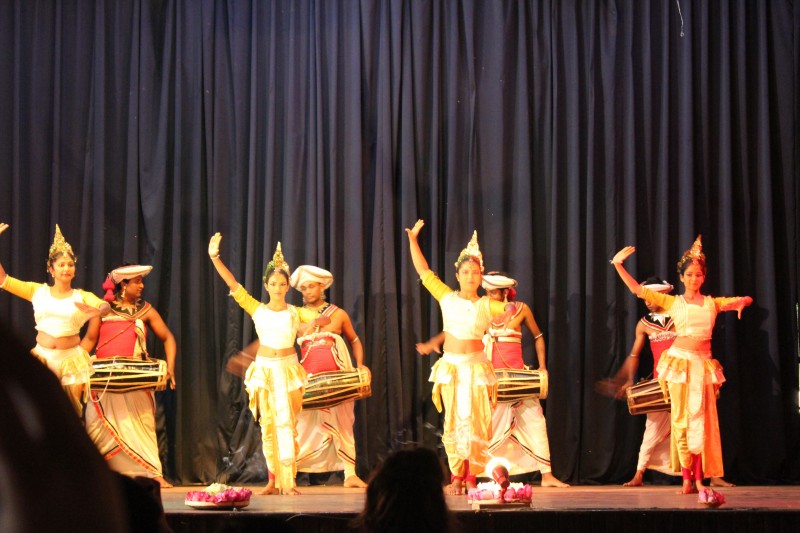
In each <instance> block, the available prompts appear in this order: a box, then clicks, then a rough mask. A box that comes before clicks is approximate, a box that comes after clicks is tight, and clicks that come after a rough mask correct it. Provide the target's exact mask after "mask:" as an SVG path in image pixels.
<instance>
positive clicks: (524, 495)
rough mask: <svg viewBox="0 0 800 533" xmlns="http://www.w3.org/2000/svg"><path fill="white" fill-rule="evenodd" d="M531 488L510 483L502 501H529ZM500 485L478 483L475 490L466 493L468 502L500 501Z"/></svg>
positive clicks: (492, 482) (526, 485)
mask: <svg viewBox="0 0 800 533" xmlns="http://www.w3.org/2000/svg"><path fill="white" fill-rule="evenodd" d="M531 491H532V490H531V486H530V485H528V484H527V483H526V484H524V485H523V484H522V483H512V484H511V485H509V487H508V489H506V493H505V494H504V495H503V500H504V501H507V502H513V501H530V500H531ZM500 493H501V490H500V485H498V484H497V483H495V482H494V481H490V482H488V483H478V486H477V488H472V489H469V490H468V491H467V500H468V501H491V500H495V501H497V500H500Z"/></svg>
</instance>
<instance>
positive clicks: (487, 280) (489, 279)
mask: <svg viewBox="0 0 800 533" xmlns="http://www.w3.org/2000/svg"><path fill="white" fill-rule="evenodd" d="M516 286H517V280H515V279H514V278H509V277H508V276H503V275H502V274H486V275H484V276H483V281H482V282H481V287H483V288H484V289H486V290H487V291H492V290H496V289H510V288H512V287H516Z"/></svg>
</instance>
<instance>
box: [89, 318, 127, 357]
mask: <svg viewBox="0 0 800 533" xmlns="http://www.w3.org/2000/svg"><path fill="white" fill-rule="evenodd" d="M134 324H136V321H135V320H129V321H128V325H127V326H125V327H124V328H123V329H121V330H119V331H118V332H117V333H116V334H115V335H113V336H112V337H111V338H110V339H108V340H106V342H104V343H103V344H101V345H100V346H98V347H97V348H95V349H94V351H95V352H97V350H98V349H99V348H102V347H103V346H105V345H106V344H108V343H110V342H111V341H113V340H114V339H116V338H117V337H119V336H120V335H122V334H123V333H125V332H126V331H128V330H129V329H131V328H132V327H133V326H134Z"/></svg>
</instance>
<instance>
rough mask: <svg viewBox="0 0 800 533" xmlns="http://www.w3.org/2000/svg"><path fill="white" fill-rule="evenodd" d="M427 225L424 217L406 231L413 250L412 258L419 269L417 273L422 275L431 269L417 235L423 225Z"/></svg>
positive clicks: (415, 266)
mask: <svg viewBox="0 0 800 533" xmlns="http://www.w3.org/2000/svg"><path fill="white" fill-rule="evenodd" d="M424 225H425V221H424V220H422V219H419V220H417V223H416V224H414V227H413V228H411V229H408V228H406V233H407V234H408V245H409V248H410V250H411V260H412V261H413V262H414V268H415V269H416V270H417V274H419V275H420V276H422V275H423V274H425V273H426V272H428V271H429V270H430V267H429V266H428V261H427V260H426V259H425V256H424V255H422V250H421V249H420V247H419V243H418V242H417V235H419V230H421V229H422V226H424Z"/></svg>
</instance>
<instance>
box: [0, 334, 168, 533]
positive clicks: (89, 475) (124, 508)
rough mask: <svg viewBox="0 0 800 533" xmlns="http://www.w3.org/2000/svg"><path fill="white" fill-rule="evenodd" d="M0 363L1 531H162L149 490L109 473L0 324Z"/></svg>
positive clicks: (64, 402)
mask: <svg viewBox="0 0 800 533" xmlns="http://www.w3.org/2000/svg"><path fill="white" fill-rule="evenodd" d="M0 361H2V371H0V531H37V532H40V531H41V532H45V531H59V532H65V531H80V532H82V533H83V532H89V531H102V532H116V531H132V530H140V531H145V530H146V531H166V530H168V529H169V526H167V524H166V520H165V518H164V511H163V508H162V507H161V502H160V499H155V498H154V497H152V496H148V492H147V490H150V491H151V492H150V494H152V488H150V489H142V488H141V487H140V485H141V483H137V482H136V481H134V480H127V479H125V478H123V477H122V476H120V475H119V474H116V473H115V472H112V471H111V470H109V468H108V466H107V465H106V462H105V460H104V459H103V457H102V456H101V455H100V453H99V452H98V451H97V449H96V448H95V446H94V444H93V443H92V441H91V440H90V439H89V436H88V435H87V434H86V430H85V429H84V427H83V425H82V424H81V421H80V419H79V418H78V416H77V415H76V414H75V410H74V409H73V408H72V406H71V405H70V401H69V399H68V398H67V395H66V394H65V393H64V390H63V389H62V388H61V384H60V383H59V381H58V379H57V378H56V376H55V375H54V374H53V373H52V372H51V371H50V370H48V368H47V367H46V366H45V365H43V364H42V363H40V362H39V360H37V359H36V358H35V357H33V356H32V355H31V354H30V352H29V351H28V350H26V349H25V348H24V347H23V346H22V344H21V343H20V342H19V340H18V339H17V338H16V337H15V336H14V335H13V334H12V333H11V332H10V331H9V330H8V328H7V327H6V325H5V324H4V323H3V322H1V321H0ZM147 481H149V480H147ZM156 485H158V484H157V483H156ZM140 526H144V528H143V529H139V528H140Z"/></svg>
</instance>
